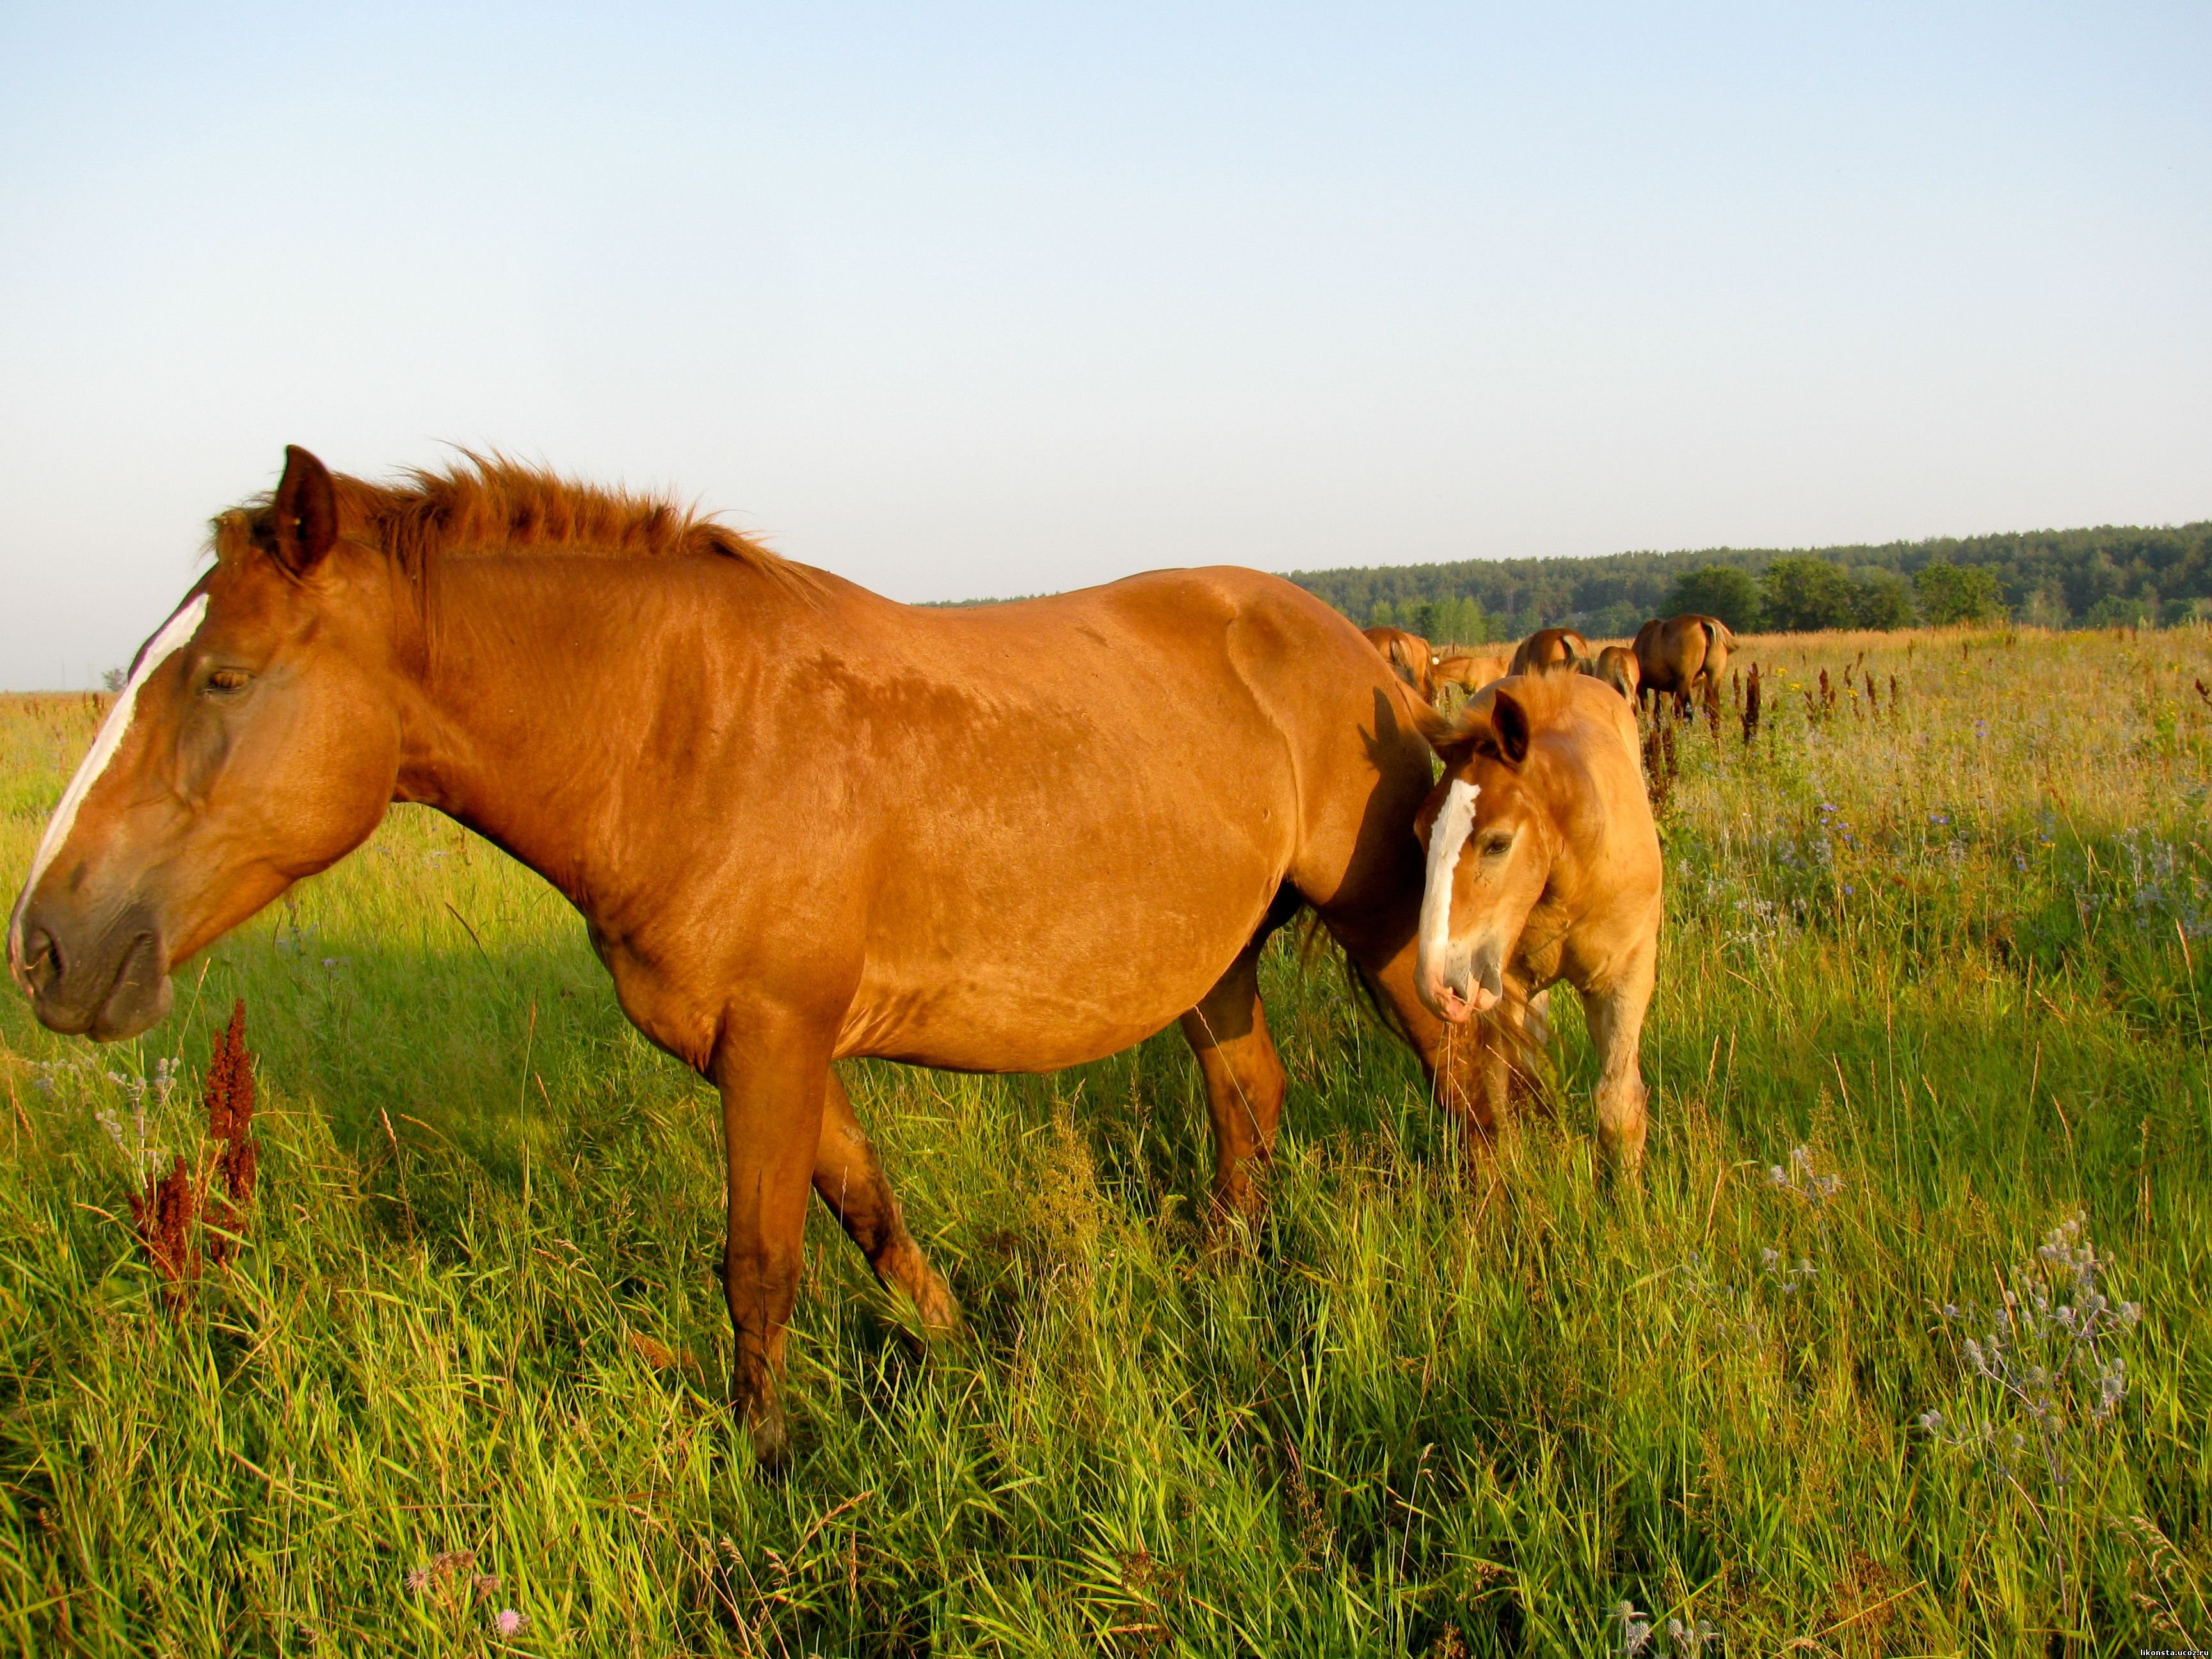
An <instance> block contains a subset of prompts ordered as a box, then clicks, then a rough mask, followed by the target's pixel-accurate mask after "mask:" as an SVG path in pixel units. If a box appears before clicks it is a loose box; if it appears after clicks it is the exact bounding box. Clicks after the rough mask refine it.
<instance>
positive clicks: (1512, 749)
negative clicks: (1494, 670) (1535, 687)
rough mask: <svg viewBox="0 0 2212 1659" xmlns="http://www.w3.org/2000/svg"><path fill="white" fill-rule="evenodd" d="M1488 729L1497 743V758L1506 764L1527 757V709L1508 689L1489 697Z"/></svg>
mask: <svg viewBox="0 0 2212 1659" xmlns="http://www.w3.org/2000/svg"><path fill="white" fill-rule="evenodd" d="M1490 731H1491V735H1492V738H1495V739H1496V741H1497V744H1498V759H1500V760H1502V761H1504V763H1506V764H1507V765H1508V766H1518V765H1520V764H1521V763H1522V761H1524V760H1527V759H1528V710H1527V709H1525V708H1522V706H1521V702H1520V699H1518V698H1517V697H1516V696H1514V695H1513V694H1512V693H1511V692H1510V691H1500V692H1498V694H1497V695H1496V696H1493V697H1492V698H1491V700H1490Z"/></svg>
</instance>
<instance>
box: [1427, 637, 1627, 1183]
mask: <svg viewBox="0 0 2212 1659" xmlns="http://www.w3.org/2000/svg"><path fill="white" fill-rule="evenodd" d="M1419 719H1420V720H1421V726H1422V729H1423V731H1425V732H1426V733H1427V734H1428V737H1429V740H1430V742H1431V744H1433V745H1434V746H1435V748H1436V750H1437V755H1438V757H1441V758H1442V760H1443V766H1444V770H1443V777H1442V778H1440V779H1439V780H1438V781H1437V785H1436V787H1435V788H1434V789H1433V790H1432V791H1431V793H1430V795H1429V799H1427V800H1426V801H1425V803H1424V804H1423V805H1422V808H1421V812H1420V817H1419V821H1418V832H1419V835H1420V836H1421V838H1422V841H1423V843H1424V845H1425V847H1426V848H1427V851H1428V881H1427V889H1426V892H1425V896H1424V899H1423V902H1422V906H1421V932H1420V945H1419V979H1418V981H1417V982H1418V985H1419V991H1420V995H1421V999H1422V1000H1423V1001H1424V1002H1425V1003H1426V1004H1427V1005H1428V1006H1429V1007H1430V1009H1431V1011H1432V1012H1435V1013H1436V1014H1437V1016H1438V1017H1440V1018H1443V1019H1444V1020H1446V1021H1447V1022H1449V1023H1450V1024H1455V1025H1456V1024H1467V1023H1468V1022H1469V1021H1471V1020H1472V1019H1473V1018H1474V1016H1476V1015H1478V1014H1480V1015H1484V1016H1486V1018H1488V1019H1489V1020H1490V1021H1491V1022H1492V1024H1503V1025H1504V1026H1505V1027H1506V1028H1507V1031H1508V1033H1509V1034H1510V1033H1511V1032H1513V1031H1515V1030H1518V1029H1519V1028H1521V1027H1522V1025H1523V1024H1524V1023H1527V1022H1530V1021H1540V1020H1541V1010H1530V1009H1529V1007H1528V1004H1529V1001H1530V999H1531V998H1532V997H1538V996H1541V994H1542V993H1543V991H1544V990H1545V988H1546V987H1548V986H1550V985H1552V984H1553V983H1554V982H1555V981H1559V980H1563V979H1564V980H1565V981H1567V982H1568V983H1569V984H1570V985H1572V986H1573V987H1575V990H1576V991H1577V994H1580V996H1581V998H1582V1001H1583V1014H1584V1016H1585V1018H1586V1020H1587V1022H1588V1024H1589V1034H1590V1042H1591V1043H1592V1045H1593V1046H1595V1048H1596V1049H1597V1053H1598V1064H1599V1073H1600V1075H1599V1079H1598V1085H1597V1121H1598V1133H1599V1135H1600V1138H1601V1139H1602V1140H1603V1142H1604V1144H1605V1146H1606V1150H1607V1152H1608V1153H1609V1154H1610V1156H1611V1158H1612V1159H1613V1162H1614V1164H1616V1165H1618V1166H1620V1167H1621V1168H1624V1169H1633V1168H1634V1167H1635V1165H1636V1164H1638V1162H1639V1161H1640V1159H1641V1158H1642V1157H1643V1153H1644V1098H1645V1092H1644V1077H1643V1071H1642V1067H1641V1066H1640V1065H1639V1063H1638V1054H1637V1050H1638V1043H1639V1042H1640V1041H1641V1039H1642V1036H1643V1031H1644V1011H1645V1010H1646V1008H1648V1007H1649V1006H1650V1001H1651V989H1652V985H1653V982H1654V979H1655V977H1656V973H1657V968H1658V959H1659V922H1660V916H1661V911H1662V902H1661V893H1660V878H1661V865H1660V857H1659V835H1658V831H1657V829H1656V828H1655V827H1654V825H1653V823H1652V820H1651V807H1650V801H1649V799H1648V798H1647V797H1646V795H1645V793H1644V771H1643V765H1642V762H1641V759H1640V757H1639V756H1638V745H1637V732H1636V716H1635V714H1634V712H1633V711H1632V709H1631V708H1630V707H1629V705H1628V704H1627V703H1626V702H1623V701H1622V700H1621V699H1620V697H1618V696H1614V695H1613V692H1612V691H1610V690H1607V688H1606V687H1605V686H1603V685H1601V684H1599V682H1598V681H1596V680H1595V679H1594V678H1589V676H1587V675H1583V674H1559V673H1551V674H1534V675H1524V676H1521V677H1518V678H1509V679H1503V680H1500V681H1498V683H1497V684H1495V685H1492V686H1489V687H1486V689H1485V690H1482V691H1480V692H1479V693H1478V694H1477V695H1476V696H1475V697H1474V699H1473V701H1471V702H1469V703H1468V705H1467V707H1466V708H1463V709H1462V710H1461V711H1460V713H1459V714H1458V715H1457V717H1456V718H1450V719H1448V718H1446V717H1444V716H1443V715H1440V714H1425V715H1422V716H1419ZM1538 1029H1540V1030H1541V1023H1540V1024H1538ZM1514 1046H1515V1044H1514V1042H1513V1041H1512V1040H1511V1037H1510V1035H1508V1036H1505V1037H1504V1038H1503V1039H1502V1040H1496V1041H1492V1042H1489V1043H1488V1044H1486V1060H1485V1066H1484V1073H1483V1079H1482V1082H1481V1093H1480V1098H1479V1100H1478V1101H1477V1102H1476V1103H1475V1110H1476V1111H1477V1112H1478V1113H1480V1114H1481V1115H1484V1116H1485V1118H1486V1121H1487V1120H1492V1119H1494V1118H1495V1117H1496V1116H1497V1115H1499V1114H1500V1113H1502V1112H1503V1110H1504V1090H1505V1087H1506V1085H1507V1083H1508V1080H1509V1079H1508V1075H1507V1056H1508V1054H1510V1050H1511V1048H1513V1047H1514Z"/></svg>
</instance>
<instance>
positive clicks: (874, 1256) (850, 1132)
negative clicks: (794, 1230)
mask: <svg viewBox="0 0 2212 1659" xmlns="http://www.w3.org/2000/svg"><path fill="white" fill-rule="evenodd" d="M814 1190H815V1191H816V1192H817V1194H820V1195H821V1199H822V1201H823V1203H824V1204H827V1205H828V1206H829V1208H830V1210H831V1212H833V1213H834V1214H835V1215H836V1218H837V1219H838V1220H839V1221H841V1222H842V1223H843V1224H844V1227H845V1231H846V1232H847V1234H848V1235H849V1236H850V1237H851V1238H852V1241H853V1243H855V1244H857V1245H859V1246H860V1254H861V1255H865V1256H866V1257H867V1258H868V1265H869V1266H870V1267H872V1268H874V1269H875V1272H876V1277H877V1278H878V1279H881V1280H883V1281H884V1283H886V1284H889V1285H896V1286H897V1287H898V1288H899V1289H900V1290H902V1291H905V1292H906V1294H907V1298H908V1300H909V1301H911V1302H912V1303H913V1304H914V1308H915V1312H916V1313H917V1314H919V1315H920V1316H921V1322H922V1324H923V1326H924V1327H925V1328H927V1329H928V1330H929V1331H930V1332H932V1333H933V1334H938V1333H942V1332H945V1331H950V1330H952V1329H955V1328H957V1326H958V1325H959V1322H960V1307H959V1304H957V1302H955V1301H954V1300H953V1298H952V1292H951V1291H949V1290H947V1289H946V1288H945V1281H944V1280H943V1279H939V1277H938V1276H937V1271H936V1269H934V1268H933V1267H931V1266H930V1265H929V1261H928V1259H927V1257H925V1256H924V1255H922V1253H921V1246H920V1245H918V1244H916V1243H915V1242H914V1236H913V1235H912V1234H911V1233H909V1232H908V1231H907V1229H906V1218H905V1217H904V1216H902V1214H901V1213H900V1212H899V1202H898V1200H897V1198H896V1197H895V1196H894V1195H893V1194H892V1192H891V1184H890V1181H889V1180H888V1179H887V1178H886V1177H885V1176H884V1166H883V1163H882V1160H881V1159H879V1158H877V1156H876V1149H875V1146H874V1143H872V1141H870V1140H869V1139H868V1137H867V1134H866V1131H864V1130H863V1129H862V1128H861V1127H860V1119H859V1118H858V1117H856V1116H855V1115H854V1112H853V1100H852V1097H851V1096H850V1095H848V1094H847V1093H846V1092H845V1085H844V1083H843V1081H842V1079H840V1078H839V1077H838V1075H837V1073H836V1068H834V1067H832V1068H831V1070H830V1073H829V1087H828V1089H827V1090H826V1091H824V1093H823V1102H822V1146H821V1149H820V1151H818V1152H817V1153H816V1154H815V1158H814Z"/></svg>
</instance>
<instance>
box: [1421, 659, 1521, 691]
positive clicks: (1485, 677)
mask: <svg viewBox="0 0 2212 1659" xmlns="http://www.w3.org/2000/svg"><path fill="white" fill-rule="evenodd" d="M1506 666H1507V665H1506V661H1505V659H1504V658H1503V657H1472V656H1469V657H1444V658H1441V659H1438V661H1437V674H1436V680H1437V690H1439V691H1441V690H1443V689H1444V687H1446V686H1447V685H1456V686H1458V687H1459V688H1460V689H1461V690H1463V691H1467V692H1469V693H1473V692H1476V691H1480V690H1482V688H1483V687H1484V686H1486V685H1487V684H1490V683H1491V681H1492V680H1502V679H1504V678H1505V671H1506Z"/></svg>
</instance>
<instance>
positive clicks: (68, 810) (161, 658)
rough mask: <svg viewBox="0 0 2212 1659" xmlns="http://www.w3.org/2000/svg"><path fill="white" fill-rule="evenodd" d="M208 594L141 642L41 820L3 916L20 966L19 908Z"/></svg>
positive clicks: (12, 956)
mask: <svg viewBox="0 0 2212 1659" xmlns="http://www.w3.org/2000/svg"><path fill="white" fill-rule="evenodd" d="M207 608H208V596H207V595H206V594H204V593H199V594H195V595H194V596H193V598H192V601H191V604H189V605H185V608H184V609H183V610H181V611H178V612H177V614H176V615H175V616H173V617H170V618H169V620H168V621H167V622H166V623H163V624H162V626H161V632H160V633H158V634H156V635H154V638H153V641H152V642H151V643H149V645H148V646H147V647H146V654H145V655H144V656H143V657H141V658H139V659H138V667H137V671H135V672H134V673H132V675H131V681H130V684H127V685H125V687H124V688H123V693H122V695H121V696H118V697H117V698H116V700H115V707H114V708H111V709H109V710H108V711H107V718H106V720H103V721H101V722H100V735H99V736H97V737H95V738H94V739H93V740H92V749H91V750H90V752H88V754H87V755H86V756H85V757H84V763H83V764H82V765H81V766H79V767H78V768H77V769H76V776H75V777H73V778H71V779H70V787H68V788H67V789H66V790H64V792H63V793H62V800H61V805H58V806H57V807H55V808H54V816H53V817H52V820H51V821H50V822H49V823H47V825H46V836H44V838H43V839H41V840H40V842H39V851H38V856H36V857H35V858H33V860H31V873H30V875H29V877H28V878H27V879H26V880H25V881H24V883H23V890H22V893H21V896H18V897H17V898H16V900H15V913H14V914H13V915H10V916H9V918H8V962H9V966H10V967H11V968H14V969H16V970H17V971H19V972H20V971H21V968H22V964H23V911H24V909H25V908H26V907H27V906H28V905H29V903H30V902H31V895H32V894H33V893H34V892H36V891H37V890H38V888H39V881H40V878H41V877H43V876H44V875H45V874H46V866H49V865H51V864H52V862H53V861H54V860H55V858H56V857H58V855H59V854H60V853H61V850H62V848H64V847H65V846H67V845H68V844H69V838H70V830H71V829H75V828H76V813H77V808H79V807H80V806H82V805H84V798H85V797H86V796H87V795H88V794H90V793H92V786H93V785H94V784H95V783H97V782H99V781H100V774H101V773H103V772H105V771H106V769H107V764H108V763H109V762H110V761H112V760H113V759H114V758H115V751H116V750H118V749H120V748H122V747H123V739H124V738H125V735H126V734H127V733H128V732H130V730H131V713H132V711H133V710H134V709H135V708H137V703H138V688H139V687H140V686H142V685H143V684H146V682H147V681H148V680H149V678H152V676H153V673H154V671H155V669H157V668H159V667H160V666H161V665H162V664H163V663H165V662H167V661H168V659H170V658H171V657H173V656H174V655H176V653H178V652H179V651H181V650H182V649H184V647H185V644H186V643H187V642H188V641H190V640H191V637H192V635H194V634H196V633H197V632H198V631H199V625H200V623H201V621H202V619H203V618H204V617H206V615H207Z"/></svg>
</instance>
